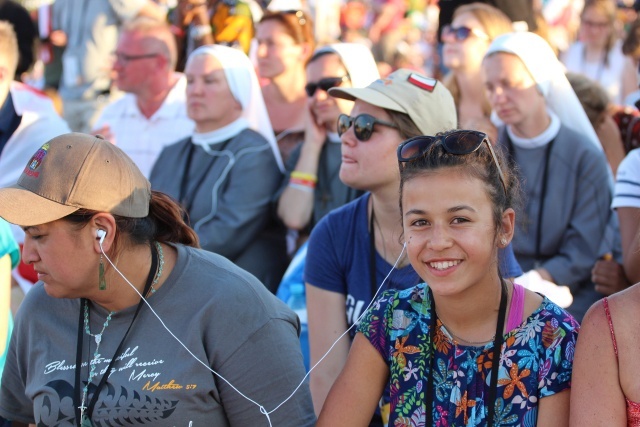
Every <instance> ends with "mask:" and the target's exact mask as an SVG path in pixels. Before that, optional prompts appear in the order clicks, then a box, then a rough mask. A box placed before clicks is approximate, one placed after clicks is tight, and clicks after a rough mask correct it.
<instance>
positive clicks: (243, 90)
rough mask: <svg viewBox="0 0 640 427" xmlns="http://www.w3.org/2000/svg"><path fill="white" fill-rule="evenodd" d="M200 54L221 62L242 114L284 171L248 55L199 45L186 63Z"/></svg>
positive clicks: (224, 47)
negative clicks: (263, 139) (269, 146)
mask: <svg viewBox="0 0 640 427" xmlns="http://www.w3.org/2000/svg"><path fill="white" fill-rule="evenodd" d="M199 55H211V56H213V57H214V58H216V59H217V60H218V61H219V62H220V64H221V65H222V68H223V69H224V75H225V77H226V79H227V84H228V85H229V89H230V90H231V94H232V95H233V97H234V98H235V99H236V100H237V101H238V102H239V103H240V105H241V106H242V115H241V117H242V118H244V119H245V120H246V121H247V122H249V127H250V128H251V129H253V130H255V131H256V132H258V133H260V134H261V135H262V136H264V137H265V138H266V140H267V141H269V145H271V149H272V151H273V155H274V156H275V158H276V162H277V163H278V167H279V168H280V171H284V164H283V163H282V157H280V150H279V149H278V144H277V143H276V138H275V135H274V133H273V128H272V127H271V120H270V119H269V114H268V113H267V107H266V106H265V103H264V98H263V97H262V90H261V89H260V84H259V83H258V78H257V77H256V73H255V70H254V68H253V64H252V63H251V61H250V60H249V58H248V57H247V55H245V54H244V52H242V51H240V50H238V49H233V48H230V47H227V46H222V45H207V46H200V47H199V48H197V49H196V50H194V51H193V52H191V55H189V59H188V60H187V64H188V63H189V62H190V61H191V60H192V59H193V58H194V57H196V56H199Z"/></svg>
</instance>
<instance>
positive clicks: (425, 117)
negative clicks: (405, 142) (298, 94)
mask: <svg viewBox="0 0 640 427" xmlns="http://www.w3.org/2000/svg"><path fill="white" fill-rule="evenodd" d="M329 94H330V95H331V96H334V97H336V98H342V99H348V100H350V101H355V100H356V99H360V100H362V101H364V102H366V103H368V104H371V105H375V106H376V107H380V108H385V109H387V110H393V111H399V112H401V113H405V114H407V115H408V116H409V117H410V118H411V120H413V122H414V123H415V124H416V126H417V127H418V129H420V131H421V132H422V133H423V134H424V135H435V134H436V133H438V132H444V131H447V130H451V129H456V128H457V127H458V115H457V113H456V106H455V103H454V101H453V96H451V93H450V92H449V90H448V89H447V88H446V87H445V86H444V84H442V83H441V82H439V81H438V80H436V79H434V78H431V77H426V76H423V75H422V74H420V73H416V72H415V71H413V70H408V69H406V68H400V69H398V70H396V71H394V72H393V73H391V74H389V76H388V77H386V78H384V79H378V80H376V81H374V82H373V83H371V84H370V85H369V86H367V87H365V88H341V87H335V88H331V89H329Z"/></svg>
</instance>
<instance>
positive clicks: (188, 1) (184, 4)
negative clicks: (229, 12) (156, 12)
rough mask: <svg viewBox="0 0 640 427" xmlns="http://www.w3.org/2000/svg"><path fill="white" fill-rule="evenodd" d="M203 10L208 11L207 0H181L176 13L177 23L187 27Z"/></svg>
mask: <svg viewBox="0 0 640 427" xmlns="http://www.w3.org/2000/svg"><path fill="white" fill-rule="evenodd" d="M201 10H204V11H205V12H206V10H207V1H206V0H179V2H178V8H177V13H176V21H177V22H176V25H180V26H182V27H186V26H187V25H189V24H191V21H193V20H194V17H195V16H197V15H198V16H199V14H200V12H201Z"/></svg>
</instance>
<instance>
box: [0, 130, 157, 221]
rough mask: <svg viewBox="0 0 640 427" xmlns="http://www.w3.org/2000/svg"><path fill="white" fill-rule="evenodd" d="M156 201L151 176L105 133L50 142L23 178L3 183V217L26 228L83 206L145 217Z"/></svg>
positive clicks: (0, 198) (0, 200) (0, 208)
mask: <svg viewBox="0 0 640 427" xmlns="http://www.w3.org/2000/svg"><path fill="white" fill-rule="evenodd" d="M150 200H151V185H150V184H149V181H148V180H147V179H146V178H145V177H144V175H142V173H141V172H140V169H138V167H137V166H136V165H135V163H133V161H132V160H131V159H130V158H129V157H128V156H127V155H126V154H125V153H124V152H123V151H122V150H121V149H119V148H118V147H116V146H115V145H113V144H111V143H110V142H109V141H105V140H104V138H102V137H100V136H92V135H87V134H82V133H69V134H65V135H61V136H58V137H56V138H53V139H52V140H50V141H49V142H47V143H45V144H44V145H43V146H42V147H40V149H39V150H38V151H36V153H35V154H34V155H33V156H32V157H31V159H30V160H29V162H28V163H27V165H26V166H25V168H24V170H23V172H22V175H20V178H19V179H18V182H17V183H16V184H15V185H12V186H10V187H6V188H0V217H2V218H4V219H5V220H7V221H9V222H11V223H13V224H18V225H21V226H23V227H26V226H31V225H39V224H44V223H47V222H51V221H55V220H57V219H60V218H62V217H65V216H67V215H69V214H71V213H73V212H75V211H77V210H78V209H89V210H94V211H99V212H110V213H112V214H114V215H120V216H123V217H130V218H144V217H146V216H147V215H148V214H149V201H150Z"/></svg>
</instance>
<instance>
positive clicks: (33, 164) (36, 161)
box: [23, 142, 49, 178]
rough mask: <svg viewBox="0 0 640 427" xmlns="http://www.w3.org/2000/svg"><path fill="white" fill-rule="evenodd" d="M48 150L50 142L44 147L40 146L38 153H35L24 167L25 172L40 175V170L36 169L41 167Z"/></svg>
mask: <svg viewBox="0 0 640 427" xmlns="http://www.w3.org/2000/svg"><path fill="white" fill-rule="evenodd" d="M48 152H49V143H48V142H47V143H45V144H44V145H43V146H42V147H40V149H39V150H38V151H36V154H34V155H33V157H31V160H29V163H27V167H26V168H24V171H23V173H24V174H26V175H29V176H32V177H34V178H37V177H38V175H40V172H37V171H36V169H38V168H39V167H40V165H41V164H42V161H43V160H44V158H45V157H46V155H47V153H48Z"/></svg>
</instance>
